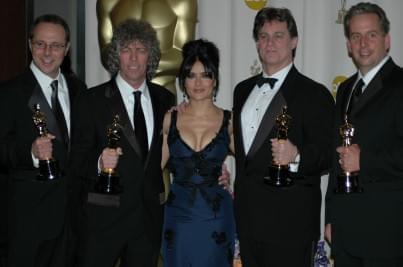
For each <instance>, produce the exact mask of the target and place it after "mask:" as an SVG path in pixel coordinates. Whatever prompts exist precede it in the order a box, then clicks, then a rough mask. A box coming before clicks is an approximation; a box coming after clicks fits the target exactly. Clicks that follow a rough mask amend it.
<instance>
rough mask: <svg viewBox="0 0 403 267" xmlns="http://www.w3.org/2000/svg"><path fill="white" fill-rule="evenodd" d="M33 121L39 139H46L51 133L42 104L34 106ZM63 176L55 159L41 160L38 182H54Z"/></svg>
mask: <svg viewBox="0 0 403 267" xmlns="http://www.w3.org/2000/svg"><path fill="white" fill-rule="evenodd" d="M32 120H33V122H34V124H35V127H36V129H37V130H38V135H39V137H45V136H46V135H47V134H48V133H49V131H48V128H47V127H46V115H45V113H43V112H42V111H41V106H40V104H35V105H34V106H33V115H32ZM60 176H61V173H60V168H59V163H58V161H57V160H56V159H54V158H53V157H49V158H46V159H39V173H38V175H37V176H36V179H37V180H38V181H53V180H57V179H59V178H60Z"/></svg>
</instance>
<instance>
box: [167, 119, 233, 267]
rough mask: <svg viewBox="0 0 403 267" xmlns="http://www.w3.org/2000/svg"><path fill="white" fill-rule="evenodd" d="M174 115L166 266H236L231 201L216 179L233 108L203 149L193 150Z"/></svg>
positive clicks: (226, 147) (224, 156)
mask: <svg viewBox="0 0 403 267" xmlns="http://www.w3.org/2000/svg"><path fill="white" fill-rule="evenodd" d="M171 116H172V117H171V126H170V129H169V134H168V146H169V153H170V159H169V162H168V167H169V168H170V170H171V172H172V174H173V183H172V185H171V189H170V192H169V196H168V200H167V203H166V206H165V218H164V228H163V237H162V239H163V240H162V250H163V257H164V267H188V266H189V267H190V266H192V267H206V266H209V267H225V266H232V261H233V253H234V240H235V222H234V215H233V202H232V197H231V195H230V193H229V192H228V191H226V190H225V189H223V188H222V186H220V185H218V180H217V179H218V177H219V176H220V175H221V167H222V164H223V162H224V160H225V158H226V156H227V154H228V149H229V148H228V146H229V140H230V139H229V135H228V122H229V119H230V112H229V111H224V119H223V122H222V126H221V128H220V130H219V132H218V133H217V135H216V137H215V138H214V139H213V140H212V141H211V142H210V143H209V144H208V145H207V146H206V147H205V148H203V149H202V150H201V151H194V150H193V149H192V148H190V147H189V146H188V145H187V144H186V143H185V142H184V141H183V140H182V139H181V137H180V134H179V132H178V129H177V128H176V118H177V113H176V112H173V113H172V115H171Z"/></svg>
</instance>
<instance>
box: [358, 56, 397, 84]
mask: <svg viewBox="0 0 403 267" xmlns="http://www.w3.org/2000/svg"><path fill="white" fill-rule="evenodd" d="M389 58H390V56H389V55H387V56H386V57H384V59H382V60H381V61H380V62H379V63H378V64H377V65H376V66H375V67H373V68H372V69H371V70H370V71H368V72H367V74H365V75H364V76H363V75H362V74H361V72H360V71H358V78H357V81H358V80H359V79H362V80H363V81H364V83H365V86H367V85H368V84H369V83H370V82H371V81H372V79H373V78H374V77H375V75H376V74H377V73H378V71H379V70H380V69H381V68H382V67H383V65H385V63H386V61H388V59H389Z"/></svg>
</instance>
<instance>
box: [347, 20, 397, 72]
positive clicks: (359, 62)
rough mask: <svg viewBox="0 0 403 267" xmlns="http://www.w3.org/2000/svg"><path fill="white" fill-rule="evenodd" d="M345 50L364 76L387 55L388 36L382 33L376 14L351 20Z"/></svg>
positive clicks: (388, 46)
mask: <svg viewBox="0 0 403 267" xmlns="http://www.w3.org/2000/svg"><path fill="white" fill-rule="evenodd" d="M349 33H350V35H349V38H348V40H347V50H348V52H349V54H350V55H351V57H352V58H353V61H354V63H355V65H356V66H357V68H358V69H359V70H360V71H361V73H362V74H363V75H365V74H366V73H367V72H368V71H370V70H371V69H372V68H373V67H375V66H376V65H377V64H378V63H379V62H380V61H382V59H383V58H384V57H385V56H386V55H387V54H388V51H389V48H390V35H389V34H385V33H384V32H383V31H382V28H381V25H380V21H379V17H378V16H377V15H376V14H372V13H368V14H360V15H356V16H354V17H352V18H351V21H350V29H349Z"/></svg>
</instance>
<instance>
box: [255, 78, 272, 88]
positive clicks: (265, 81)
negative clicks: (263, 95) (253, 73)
mask: <svg viewBox="0 0 403 267" xmlns="http://www.w3.org/2000/svg"><path fill="white" fill-rule="evenodd" d="M276 82H277V79H276V78H265V77H260V78H259V79H258V80H257V81H256V84H257V86H259V87H261V86H262V85H263V84H265V83H268V84H269V85H270V88H271V89H273V87H274V84H275V83H276Z"/></svg>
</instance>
